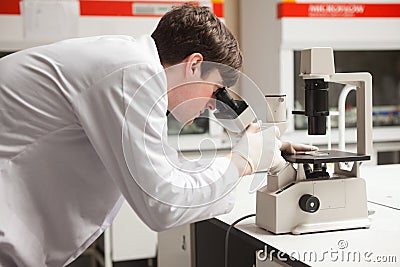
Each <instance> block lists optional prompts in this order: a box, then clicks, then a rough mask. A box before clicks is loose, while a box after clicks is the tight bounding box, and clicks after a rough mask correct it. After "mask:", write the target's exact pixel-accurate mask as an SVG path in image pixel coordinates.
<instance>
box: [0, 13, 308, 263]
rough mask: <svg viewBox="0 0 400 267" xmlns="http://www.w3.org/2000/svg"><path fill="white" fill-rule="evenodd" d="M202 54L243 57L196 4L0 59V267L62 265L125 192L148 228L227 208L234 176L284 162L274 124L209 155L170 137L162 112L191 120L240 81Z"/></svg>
mask: <svg viewBox="0 0 400 267" xmlns="http://www.w3.org/2000/svg"><path fill="white" fill-rule="evenodd" d="M206 61H210V62H216V63H220V64H224V65H227V66H229V68H228V69H233V70H237V69H239V68H240V67H241V64H242V58H241V53H240V50H239V47H238V44H237V41H236V40H235V38H234V37H233V35H232V34H231V33H230V32H229V31H228V29H227V28H226V27H225V26H224V25H223V24H222V23H221V22H220V21H219V20H218V19H217V18H216V17H215V16H214V15H213V14H212V13H211V12H210V11H209V10H208V9H207V8H204V7H195V6H192V5H183V6H179V7H176V8H174V9H173V10H172V11H170V12H168V13H167V14H166V15H165V16H164V17H163V18H162V19H161V21H160V23H159V25H158V27H157V29H156V30H155V31H154V33H153V34H152V36H151V37H150V36H143V37H140V38H138V39H135V38H133V37H129V36H97V37H89V38H80V39H71V40H66V41H62V42H58V43H54V44H50V45H46V46H41V47H35V48H31V49H27V50H24V51H20V52H17V53H15V54H12V55H10V56H7V57H5V58H3V59H2V60H0V266H7V267H8V266H20V267H22V266H26V267H28V266H29V267H32V266H35V267H40V266H64V265H66V264H68V263H70V262H71V261H73V260H74V259H75V258H76V257H77V256H78V255H80V254H81V253H82V252H83V251H84V250H85V249H86V248H87V247H88V246H89V245H90V244H91V243H92V242H93V241H94V240H95V239H96V238H97V237H98V236H99V235H100V234H101V233H102V232H103V231H104V229H105V228H107V227H108V226H109V225H110V223H111V222H112V220H113V218H114V216H115V215H116V213H117V212H118V210H119V208H120V205H121V203H122V201H123V199H126V200H127V201H128V203H129V204H130V205H131V206H132V208H133V209H134V210H135V212H136V213H137V214H138V216H139V217H140V218H141V219H142V220H143V221H144V222H145V223H146V224H147V225H148V226H149V227H150V228H152V229H154V230H156V231H160V230H164V229H167V228H169V227H174V226H178V225H181V224H185V223H189V222H193V221H197V220H201V219H206V218H210V217H213V216H215V215H217V214H221V213H226V212H229V211H230V210H231V209H232V207H233V194H232V193H231V191H232V188H234V186H235V185H236V183H237V182H238V180H239V177H240V176H243V175H246V174H250V173H252V172H254V171H256V170H257V169H258V168H259V166H261V165H268V166H267V167H276V166H278V165H279V164H280V163H282V159H281V158H280V155H278V156H276V158H275V159H274V157H272V156H270V155H273V154H279V145H276V144H278V143H279V141H278V140H277V139H276V136H275V132H273V131H269V132H268V134H265V133H263V134H261V133H260V132H259V129H258V127H256V126H255V125H252V126H250V127H249V130H248V133H247V136H251V138H249V140H250V141H247V140H246V141H240V142H239V144H238V146H237V147H236V149H235V150H234V151H235V152H233V153H230V154H229V155H227V156H226V157H219V158H215V159H213V161H212V162H209V164H207V165H204V164H202V163H201V162H196V163H190V164H189V163H188V162H184V161H180V160H179V159H178V154H177V152H176V151H175V150H174V149H172V148H171V147H170V146H168V143H167V131H166V120H167V117H166V113H167V111H169V112H171V114H173V115H174V116H175V117H176V118H177V119H178V120H180V121H181V122H185V123H190V121H192V120H193V119H194V118H195V117H197V116H198V115H199V114H200V113H201V112H202V111H204V109H206V108H210V109H213V108H214V107H215V100H214V98H213V93H214V92H215V91H216V90H217V89H218V88H219V87H221V86H231V85H233V84H235V83H236V80H237V74H236V72H235V71H231V70H228V71H227V69H226V68H224V67H221V68H220V67H218V66H217V67H213V66H211V67H207V64H205V62H206ZM263 132H264V131H263ZM264 141H265V142H266V143H267V142H269V143H271V144H272V145H271V146H266V145H265V143H264V145H263V146H264V148H262V146H261V145H262V142H264ZM284 148H285V149H286V150H289V149H293V147H291V146H290V145H288V144H285V146H284ZM298 148H300V149H310V148H309V147H306V148H303V147H298ZM262 151H267V152H268V153H269V156H268V157H267V158H268V160H263V161H262V162H261V163H260V164H257V162H258V161H259V160H260V158H261V157H262V155H261V154H262V153H261V152H262ZM247 152H248V154H246V153H247ZM276 159H278V160H276ZM267 162H268V163H267ZM250 163H251V164H250Z"/></svg>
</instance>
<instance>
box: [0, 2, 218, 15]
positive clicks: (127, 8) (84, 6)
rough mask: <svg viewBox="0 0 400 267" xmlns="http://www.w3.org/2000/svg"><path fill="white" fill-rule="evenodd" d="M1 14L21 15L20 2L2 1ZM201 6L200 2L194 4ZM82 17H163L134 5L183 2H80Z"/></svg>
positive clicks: (216, 5) (215, 10)
mask: <svg viewBox="0 0 400 267" xmlns="http://www.w3.org/2000/svg"><path fill="white" fill-rule="evenodd" d="M0 2H1V4H0V14H15V15H19V14H21V11H20V7H19V2H20V0H0ZM192 3H193V4H195V5H199V4H200V3H199V2H196V1H194V2H192ZM79 4H80V14H81V16H139V17H161V16H162V14H135V13H134V11H133V5H134V4H144V5H149V6H151V5H157V4H160V5H168V4H170V5H179V4H182V2H174V1H164V2H161V1H148V2H146V1H134V0H133V1H130V0H119V1H114V0H80V1H79ZM213 10H214V13H215V14H216V15H217V16H218V17H223V16H224V4H223V3H214V4H213Z"/></svg>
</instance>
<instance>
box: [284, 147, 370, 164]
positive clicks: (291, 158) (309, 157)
mask: <svg viewBox="0 0 400 267" xmlns="http://www.w3.org/2000/svg"><path fill="white" fill-rule="evenodd" d="M283 157H284V158H285V160H286V161H288V162H291V163H311V164H318V163H329V162H348V161H364V160H369V159H370V156H367V155H359V154H357V153H351V152H345V151H339V150H318V151H309V152H303V153H298V154H295V155H283Z"/></svg>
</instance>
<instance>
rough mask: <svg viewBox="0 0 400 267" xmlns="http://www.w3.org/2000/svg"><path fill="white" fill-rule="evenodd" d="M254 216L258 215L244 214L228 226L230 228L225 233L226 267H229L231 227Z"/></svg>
mask: <svg viewBox="0 0 400 267" xmlns="http://www.w3.org/2000/svg"><path fill="white" fill-rule="evenodd" d="M253 216H256V215H255V214H249V215H246V216H243V217H242V218H240V219H237V220H236V221H234V222H233V223H232V224H231V225H230V226H229V227H228V230H226V234H225V257H224V266H225V267H228V252H229V250H228V245H229V232H230V231H231V229H232V228H233V227H234V226H235V225H236V224H237V223H239V222H241V221H243V220H245V219H247V218H250V217H253Z"/></svg>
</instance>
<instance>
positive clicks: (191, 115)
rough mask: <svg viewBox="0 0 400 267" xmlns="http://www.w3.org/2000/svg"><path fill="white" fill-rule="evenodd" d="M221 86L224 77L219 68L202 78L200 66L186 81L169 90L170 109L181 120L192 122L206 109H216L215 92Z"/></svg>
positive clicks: (182, 121) (187, 122)
mask: <svg viewBox="0 0 400 267" xmlns="http://www.w3.org/2000/svg"><path fill="white" fill-rule="evenodd" d="M191 71H193V70H191ZM220 87H222V78H221V75H220V73H219V71H218V70H217V69H214V70H212V71H211V72H209V73H208V75H206V77H203V78H202V77H201V70H200V67H199V68H196V69H195V70H194V71H193V74H192V73H190V74H189V75H187V76H186V78H185V79H184V82H182V83H181V84H178V85H176V86H175V87H173V88H171V89H169V90H168V110H169V111H170V112H171V114H172V115H173V116H174V117H175V118H176V119H177V120H178V121H179V122H181V123H186V124H190V123H192V122H193V120H194V119H195V118H197V117H199V116H200V114H202V113H203V112H204V111H205V110H206V109H210V110H213V109H215V98H214V92H215V91H216V90H217V89H218V88H220Z"/></svg>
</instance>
